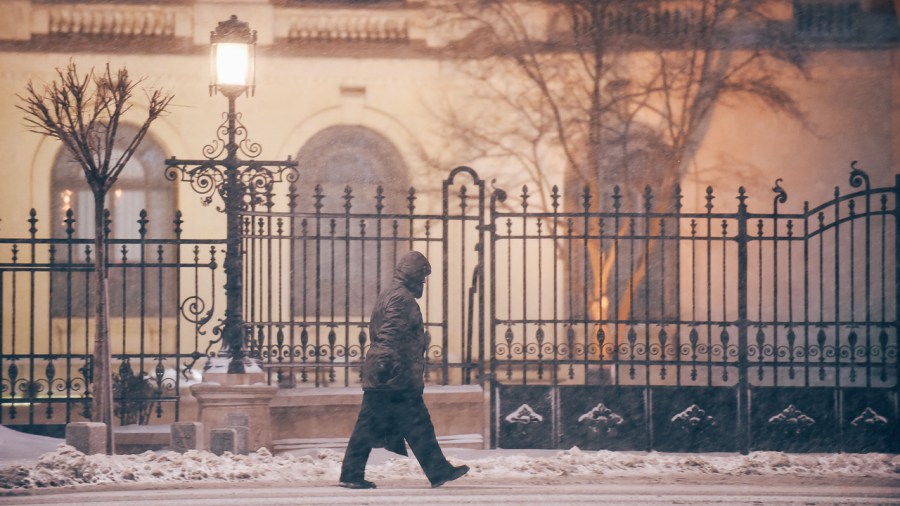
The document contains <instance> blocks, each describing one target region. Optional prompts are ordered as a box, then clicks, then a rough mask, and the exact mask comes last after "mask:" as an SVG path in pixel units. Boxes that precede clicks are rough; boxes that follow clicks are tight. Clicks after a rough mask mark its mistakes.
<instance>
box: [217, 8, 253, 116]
mask: <svg viewBox="0 0 900 506" xmlns="http://www.w3.org/2000/svg"><path fill="white" fill-rule="evenodd" d="M209 48H210V58H209V62H210V65H211V72H210V78H211V79H212V82H211V83H210V85H209V94H210V95H213V94H215V93H216V91H221V92H222V94H223V95H225V96H226V97H229V98H230V97H232V96H234V97H238V96H239V95H241V94H242V93H246V92H249V94H250V95H253V92H254V91H255V88H256V82H255V78H256V32H255V31H253V32H251V31H250V24H249V23H247V22H245V21H240V20H239V19H238V18H237V16H231V18H229V19H228V20H226V21H221V22H219V26H217V27H216V29H215V30H213V31H212V32H210V35H209Z"/></svg>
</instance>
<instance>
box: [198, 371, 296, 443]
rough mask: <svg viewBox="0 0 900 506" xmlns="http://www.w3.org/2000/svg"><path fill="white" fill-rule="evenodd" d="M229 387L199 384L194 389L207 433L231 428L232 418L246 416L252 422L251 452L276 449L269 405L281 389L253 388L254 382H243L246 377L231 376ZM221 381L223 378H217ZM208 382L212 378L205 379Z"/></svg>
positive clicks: (247, 380) (261, 386)
mask: <svg viewBox="0 0 900 506" xmlns="http://www.w3.org/2000/svg"><path fill="white" fill-rule="evenodd" d="M224 376H227V378H226V379H227V380H228V383H229V384H220V383H207V382H204V383H198V384H196V385H192V386H191V393H193V395H194V397H195V398H196V399H197V406H198V412H199V413H198V416H199V418H200V423H202V424H203V427H204V429H205V430H207V431H210V430H213V429H222V428H226V427H228V423H229V421H230V420H229V421H226V416H228V415H235V414H238V415H246V416H247V420H249V422H250V423H249V427H248V429H249V435H248V436H249V437H248V449H249V451H251V452H255V451H256V450H258V449H259V448H261V447H266V448H268V449H269V450H271V449H272V422H271V417H270V415H269V403H270V402H271V401H272V398H273V397H274V396H275V393H276V392H277V391H278V387H275V386H268V385H265V384H260V383H255V384H249V383H250V382H251V381H252V380H253V378H241V376H247V375H243V374H227V375H224ZM216 379H217V380H218V379H219V378H216ZM204 380H205V381H208V380H209V378H208V377H207V376H204Z"/></svg>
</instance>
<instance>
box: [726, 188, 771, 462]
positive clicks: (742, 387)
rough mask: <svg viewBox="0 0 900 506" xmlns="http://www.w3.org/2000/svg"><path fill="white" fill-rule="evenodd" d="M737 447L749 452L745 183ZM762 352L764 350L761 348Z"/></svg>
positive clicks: (740, 222) (740, 203) (742, 196)
mask: <svg viewBox="0 0 900 506" xmlns="http://www.w3.org/2000/svg"><path fill="white" fill-rule="evenodd" d="M737 199H738V212H737V220H738V231H737V238H736V239H737V249H738V285H737V290H738V294H737V300H738V307H737V311H738V317H737V326H738V420H737V426H738V440H739V442H738V448H739V449H740V452H741V454H743V455H746V454H748V453H749V452H750V384H749V380H748V377H747V374H748V373H747V365H748V362H747V325H748V321H747V269H748V267H747V220H748V215H747V195H746V190H745V189H744V187H743V186H741V187H740V189H738V197H737ZM723 247H724V246H723ZM760 352H762V350H760Z"/></svg>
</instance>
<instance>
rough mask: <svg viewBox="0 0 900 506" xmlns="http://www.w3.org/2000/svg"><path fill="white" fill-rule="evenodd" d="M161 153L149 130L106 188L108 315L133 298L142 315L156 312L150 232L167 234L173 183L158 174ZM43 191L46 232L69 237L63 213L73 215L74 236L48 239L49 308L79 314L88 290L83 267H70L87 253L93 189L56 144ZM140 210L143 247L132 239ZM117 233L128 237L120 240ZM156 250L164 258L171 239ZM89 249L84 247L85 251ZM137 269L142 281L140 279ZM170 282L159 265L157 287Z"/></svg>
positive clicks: (131, 306)
mask: <svg viewBox="0 0 900 506" xmlns="http://www.w3.org/2000/svg"><path fill="white" fill-rule="evenodd" d="M120 132H121V133H122V138H125V139H127V138H131V137H132V136H133V135H134V134H135V133H136V131H135V130H134V129H133V128H131V127H128V126H120ZM120 155H121V151H116V152H114V153H113V159H116V158H117V157H118V156H120ZM164 159H165V156H164V154H163V151H162V149H161V148H160V147H159V145H158V144H157V143H156V142H155V141H154V140H153V139H151V138H150V136H147V137H145V138H144V141H143V143H142V144H141V146H140V148H139V149H138V150H137V152H135V153H134V156H132V158H131V160H130V161H129V162H128V165H126V167H125V169H124V170H123V171H122V173H121V175H120V176H119V179H118V180H117V181H116V183H115V185H114V186H113V190H112V191H111V192H110V193H109V195H107V199H106V207H107V209H109V212H110V241H111V245H110V246H109V249H108V251H109V264H110V272H109V276H110V285H109V287H110V288H109V290H110V298H111V300H112V305H111V307H110V313H111V314H112V315H114V316H116V315H119V316H121V315H123V314H124V315H128V316H139V315H140V312H141V298H143V307H144V310H143V311H144V314H145V315H154V314H158V313H159V307H160V303H161V302H160V299H161V297H160V290H159V269H157V268H155V267H153V264H154V263H158V261H159V242H158V240H159V239H172V238H174V236H175V232H174V227H175V225H174V223H173V220H174V219H175V184H173V183H172V182H170V181H168V180H166V178H165V176H164V174H163V167H164ZM50 192H51V196H52V198H51V206H52V213H53V223H52V234H53V238H54V239H68V238H69V236H70V235H69V231H68V228H69V226H68V224H67V222H66V217H67V211H69V210H71V211H72V217H73V219H74V220H75V221H74V222H73V223H71V238H72V239H74V240H77V242H76V241H73V242H71V243H69V242H67V241H59V242H57V243H56V253H55V259H54V263H55V264H56V265H57V266H58V271H57V272H54V273H53V286H54V290H53V295H52V309H51V312H52V313H53V314H54V316H65V315H66V314H70V312H71V314H72V315H73V316H80V315H83V314H84V312H85V300H86V299H87V298H88V297H90V296H92V295H93V294H89V293H88V292H89V290H91V288H90V287H87V286H86V285H85V280H86V275H85V274H84V272H83V270H77V269H78V268H83V266H84V264H85V263H86V261H87V260H88V258H89V257H88V251H89V250H88V248H90V249H93V244H92V243H91V242H92V240H93V238H94V228H95V227H94V197H93V194H92V192H91V190H90V188H89V187H88V184H87V182H86V181H85V178H84V174H83V172H82V169H81V167H80V166H79V165H78V164H77V163H75V162H74V161H72V159H71V155H69V153H68V152H67V151H65V150H60V152H59V154H58V155H57V157H56V162H55V164H54V166H53V171H52V174H51V183H50ZM141 210H146V212H147V215H146V220H147V222H146V225H145V229H146V232H145V235H144V237H145V239H146V240H147V243H146V244H145V245H143V247H142V246H141V244H139V243H135V242H134V241H135V240H139V239H140V238H141V224H140V223H139V220H140V219H141V217H140V213H141ZM123 240H124V241H132V242H129V243H126V242H123ZM123 248H124V250H123ZM142 250H143V259H144V262H143V267H142V266H141V258H142ZM162 253H163V260H164V261H169V262H171V261H172V260H173V259H174V255H175V250H174V246H172V245H163V251H162ZM70 255H71V264H69V259H70ZM93 257H94V254H93V252H91V253H90V259H93ZM67 266H68V267H67ZM126 266H127V267H126ZM70 267H74V268H75V269H74V270H73V269H70ZM142 269H143V274H144V285H143V286H142V285H141V283H140V277H141V272H140V271H141V270H142ZM67 271H69V272H67ZM167 271H171V269H167ZM170 288H171V289H174V273H172V272H163V291H164V292H165V291H166V290H169V289H170ZM70 292H71V294H70Z"/></svg>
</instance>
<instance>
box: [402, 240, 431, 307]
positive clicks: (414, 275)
mask: <svg viewBox="0 0 900 506" xmlns="http://www.w3.org/2000/svg"><path fill="white" fill-rule="evenodd" d="M429 274H431V264H430V263H428V259H427V258H425V255H423V254H421V253H419V252H418V251H410V252H409V253H407V254H405V255H403V258H401V259H400V261H399V262H397V268H396V269H395V270H394V278H395V279H397V280H398V281H399V282H400V283H402V284H403V286H405V287H406V288H407V289H409V291H410V292H412V293H413V295H415V297H416V298H417V299H418V298H419V297H421V296H422V292H423V291H424V288H425V278H427V277H428V275H429Z"/></svg>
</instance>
